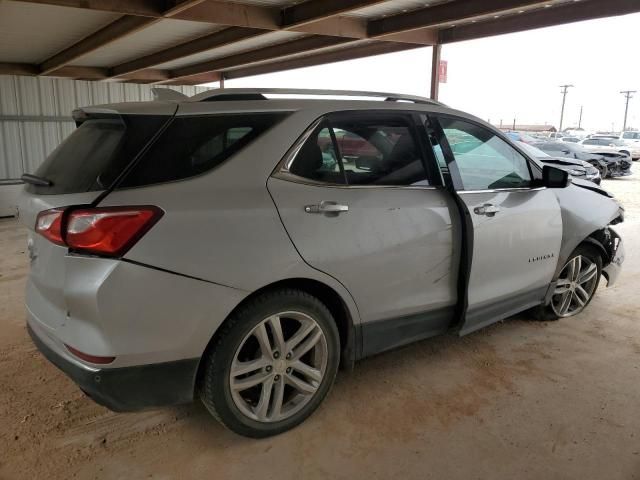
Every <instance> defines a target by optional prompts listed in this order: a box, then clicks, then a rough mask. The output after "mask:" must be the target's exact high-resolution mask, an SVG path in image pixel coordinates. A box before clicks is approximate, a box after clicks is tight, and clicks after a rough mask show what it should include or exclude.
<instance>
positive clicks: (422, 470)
mask: <svg viewBox="0 0 640 480" xmlns="http://www.w3.org/2000/svg"><path fill="white" fill-rule="evenodd" d="M634 168H635V170H637V171H638V170H640V166H639V165H638V164H634ZM605 188H607V189H609V190H610V191H612V192H613V193H615V194H616V196H618V197H619V199H621V201H622V202H623V204H624V205H625V207H626V210H627V221H626V222H625V223H624V224H622V225H620V226H619V228H618V230H619V231H620V232H621V233H622V235H623V236H624V237H625V240H626V242H625V244H626V249H627V261H626V263H625V268H624V271H623V274H622V275H621V277H620V279H619V282H618V284H617V285H616V286H614V287H612V288H605V287H604V286H601V288H600V290H599V292H598V296H597V297H596V298H595V299H594V301H593V302H592V303H591V305H590V307H589V309H588V311H586V312H584V313H583V314H582V315H580V316H578V317H574V318H570V319H567V320H564V321H560V322H552V323H539V322H531V321H529V319H528V318H527V316H526V314H525V315H520V316H517V317H514V318H511V319H509V320H508V321H505V322H502V323H499V324H497V325H494V326H492V327H489V328H487V329H485V330H482V331H480V332H477V333H475V334H472V335H469V336H467V337H464V338H458V337H455V336H446V337H441V338H436V339H431V340H427V341H423V342H420V343H417V344H414V345H411V346H409V347H406V348H403V349H400V350H396V351H394V352H391V353H387V354H384V355H379V356H377V357H375V358H371V359H368V360H365V361H363V362H360V363H359V364H358V365H356V369H355V371H354V372H353V373H342V374H340V375H339V377H338V382H337V384H336V386H335V388H334V390H333V392H332V393H331V395H330V396H329V398H328V399H327V401H326V402H325V403H324V405H323V406H322V407H321V408H320V410H319V411H318V412H317V413H316V414H315V415H314V416H313V417H312V418H310V419H309V420H308V421H307V422H306V423H305V424H303V425H302V426H300V427H299V428H297V429H295V430H293V431H292V432H289V433H286V434H284V435H281V436H279V437H276V438H271V439H266V440H260V441H256V440H249V439H245V438H242V437H238V436H236V435H234V434H232V433H229V432H228V431H226V430H225V429H224V428H222V427H221V426H220V425H218V424H217V423H216V422H215V421H214V420H212V419H211V418H210V417H209V416H208V415H207V413H206V412H205V410H204V408H203V407H202V406H201V405H199V404H194V405H190V406H185V407H180V408H166V409H160V410H153V411H146V412H142V413H131V414H116V413H112V412H110V411H108V410H106V409H105V408H102V407H100V406H98V405H96V404H94V403H93V402H92V401H91V400H89V399H88V398H86V397H85V396H84V395H83V394H82V393H81V392H80V391H79V390H78V389H77V388H76V387H75V385H74V384H73V383H72V382H71V381H70V380H68V379H67V378H66V377H65V376H64V375H63V374H61V373H60V372H59V371H58V370H57V369H56V368H55V367H53V366H52V365H50V364H49V363H48V362H47V361H46V360H45V359H44V358H43V357H42V356H41V355H40V354H39V353H38V352H37V351H36V350H35V348H34V347H33V346H32V344H31V342H30V341H29V340H28V337H27V334H26V331H25V328H24V317H25V314H24V306H23V291H24V286H25V280H26V275H27V271H28V261H27V259H26V255H25V238H26V235H25V231H24V229H23V228H21V227H19V226H18V224H17V222H16V221H15V220H0V252H1V255H0V479H22V478H25V479H27V478H28V479H40V478H46V479H49V480H55V479H70V478H82V479H84V478H88V479H92V478H97V479H121V478H127V479H138V478H156V479H172V478H204V477H205V476H206V477H208V478H224V479H234V478H243V479H244V478H264V479H271V478H274V479H275V478H277V479H278V480H286V479H289V478H291V479H293V478H296V479H300V478H305V479H308V478H332V479H340V478H344V479H351V480H353V479H360V478H363V479H364V478H366V479H376V478H391V477H392V476H393V477H395V478H403V479H413V478H415V479H425V478H448V479H454V478H461V479H465V480H466V479H472V478H492V479H503V478H504V479H513V478H519V479H526V478H532V479H539V478H552V479H556V478H557V479H569V478H575V479H584V478H594V479H595V478H602V479H609V480H611V479H630V478H639V479H640V415H638V403H639V401H640V369H639V368H640V324H639V320H640V314H639V313H638V311H639V309H640V297H638V295H637V294H636V290H635V288H634V287H635V286H637V285H639V280H640V256H639V254H638V247H637V244H636V243H635V241H634V240H635V239H637V238H640V221H639V220H638V219H639V218H640V215H639V214H640V193H639V192H640V176H635V177H627V178H623V179H617V180H607V181H606V182H605Z"/></svg>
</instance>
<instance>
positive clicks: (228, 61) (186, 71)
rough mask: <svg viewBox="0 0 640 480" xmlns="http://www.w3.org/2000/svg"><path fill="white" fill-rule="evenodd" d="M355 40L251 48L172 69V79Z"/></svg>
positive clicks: (329, 39)
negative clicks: (246, 50)
mask: <svg viewBox="0 0 640 480" xmlns="http://www.w3.org/2000/svg"><path fill="white" fill-rule="evenodd" d="M352 41H353V40H349V39H344V38H335V37H323V36H313V37H306V38H302V39H300V40H293V41H291V42H286V43H279V44H277V45H271V46H268V47H264V48H260V49H258V50H250V51H248V52H244V53H238V54H235V55H229V56H226V57H222V58H217V59H215V60H210V61H207V62H202V63H197V64H195V65H189V66H187V67H183V68H177V69H175V70H171V71H170V73H171V80H172V81H175V80H177V79H181V78H185V77H187V78H188V77H192V76H196V75H200V74H203V73H208V72H219V71H221V70H225V69H229V68H233V67H240V66H243V65H249V64H251V63H256V62H261V61H265V60H275V59H278V58H281V57H286V56H289V55H295V54H298V53H305V52H313V51H315V50H320V49H323V48H328V47H333V46H336V45H341V44H344V43H349V42H352Z"/></svg>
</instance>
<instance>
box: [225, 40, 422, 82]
mask: <svg viewBox="0 0 640 480" xmlns="http://www.w3.org/2000/svg"><path fill="white" fill-rule="evenodd" d="M419 47H420V45H412V44H402V43H393V42H375V43H368V44H365V45H357V46H354V47H347V48H344V49H340V50H333V51H329V52H319V53H313V54H310V55H307V56H304V57H299V58H292V59H284V60H277V61H274V62H269V63H263V64H260V65H250V66H247V67H241V68H237V69H234V70H230V71H224V72H222V75H224V78H229V79H233V78H242V77H250V76H253V75H262V74H265V73H273V72H281V71H283V70H292V69H294V68H303V67H311V66H314V65H323V64H326V63H333V62H341V61H345V60H352V59H355V58H364V57H371V56H373V55H382V54H385V53H394V52H402V51H405V50H411V49H414V48H419Z"/></svg>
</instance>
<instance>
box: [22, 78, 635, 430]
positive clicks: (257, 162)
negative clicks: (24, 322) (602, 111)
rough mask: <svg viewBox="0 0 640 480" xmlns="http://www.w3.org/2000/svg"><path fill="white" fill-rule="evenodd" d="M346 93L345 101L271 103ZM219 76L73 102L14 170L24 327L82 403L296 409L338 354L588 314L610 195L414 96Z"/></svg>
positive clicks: (248, 421) (613, 247) (231, 423)
mask: <svg viewBox="0 0 640 480" xmlns="http://www.w3.org/2000/svg"><path fill="white" fill-rule="evenodd" d="M282 93H287V94H289V95H290V96H291V95H298V97H301V96H303V95H301V94H303V93H304V94H313V95H318V96H319V95H332V96H334V97H336V96H339V95H345V94H346V95H349V96H350V97H351V98H350V99H341V100H340V99H338V100H336V99H328V98H327V99H322V100H319V99H301V98H297V99H296V98H293V99H292V98H274V97H282V95H279V94H282ZM360 95H362V92H326V91H286V92H283V91H273V90H261V91H258V90H231V89H229V90H220V91H211V92H206V93H204V94H201V95H198V96H195V97H192V98H186V97H185V98H177V97H176V96H175V95H169V94H165V93H162V92H161V93H160V96H161V97H163V96H164V97H167V98H169V99H165V100H161V99H160V100H156V101H153V102H146V103H123V104H115V105H103V106H97V107H87V108H82V109H80V110H77V111H76V112H74V117H75V119H76V122H77V125H78V128H77V129H76V130H75V132H74V133H73V134H72V135H71V136H70V137H69V138H68V139H67V140H66V141H65V142H64V143H63V144H61V145H60V146H59V147H58V148H57V149H56V150H55V151H54V152H53V153H52V154H51V155H50V156H49V157H48V158H47V160H46V161H45V162H44V163H43V164H42V166H41V167H40V168H39V169H38V170H37V172H35V174H34V175H25V176H24V180H25V182H27V186H26V188H25V192H24V194H23V197H22V200H21V206H20V213H21V217H22V220H23V221H24V223H25V224H26V226H27V227H29V228H30V229H31V232H30V236H29V245H28V251H29V255H30V258H31V273H30V276H29V281H28V286H27V297H26V298H27V300H26V303H27V309H28V329H29V332H30V334H31V336H32V338H33V341H34V342H35V343H36V345H37V346H38V348H39V349H40V350H41V351H42V353H43V354H44V355H45V356H46V357H47V358H48V359H49V360H50V361H51V362H53V363H54V364H55V365H57V366H58V367H59V368H60V369H62V370H63V371H64V372H66V374H67V375H68V376H70V377H71V378H72V379H73V380H74V381H75V382H77V384H78V385H79V386H80V388H82V389H83V390H84V391H85V392H86V393H87V394H88V395H90V396H91V397H92V398H94V399H95V401H97V402H99V403H101V404H103V405H106V406H107V407H109V408H111V409H112V410H116V411H127V410H135V409H139V408H143V407H157V406H162V405H172V404H179V403H184V402H190V401H192V400H193V399H194V398H196V397H200V398H201V399H202V401H203V402H204V404H205V405H206V407H207V408H208V409H209V411H210V412H211V413H212V414H213V415H214V416H215V417H216V418H218V419H219V420H220V421H221V422H222V423H223V424H224V425H226V426H227V427H228V428H230V429H231V430H233V431H235V432H237V433H239V434H242V435H247V436H251V437H264V436H269V435H274V434H277V433H280V432H283V431H285V430H288V429H290V428H292V427H294V426H295V425H297V424H299V423H300V422H302V421H303V420H304V419H305V418H306V417H308V416H309V415H310V414H311V413H312V412H313V411H314V410H315V409H316V408H317V407H318V405H319V404H320V403H321V402H322V400H323V399H324V398H325V396H326V395H327V392H328V391H329V389H330V388H331V385H332V383H333V381H334V378H335V376H336V372H337V371H338V368H339V367H340V366H342V367H343V368H347V369H348V368H352V366H353V364H354V362H355V361H356V360H359V359H362V358H363V357H366V356H369V355H373V354H376V353H378V352H382V351H384V350H387V349H390V348H394V347H398V346H400V345H403V344H406V343H409V342H413V341H416V340H419V339H423V338H427V337H431V336H434V335H438V334H441V333H444V332H447V331H455V332H459V333H460V334H461V335H464V334H467V333H470V332H473V331H474V330H477V329H479V328H481V327H483V326H486V325H489V324H491V323H494V322H496V321H498V320H500V319H503V318H505V317H507V316H510V315H513V314H515V313H517V312H519V311H522V310H525V309H534V310H535V313H536V315H537V316H538V317H539V318H542V319H557V318H559V317H568V316H571V315H575V314H577V313H579V312H580V311H582V310H583V309H584V308H585V307H586V306H587V304H588V303H589V302H590V300H591V299H592V297H593V295H594V293H595V291H596V289H597V287H598V282H599V280H600V277H601V275H604V276H605V277H606V279H607V281H608V283H609V284H611V283H613V282H614V281H615V279H616V276H617V275H618V271H619V268H620V266H621V263H622V260H623V257H624V253H623V247H622V243H621V240H620V238H619V237H618V235H617V234H616V233H615V232H614V230H612V229H611V228H610V227H609V225H611V224H615V223H618V222H620V221H622V219H623V210H622V208H621V207H620V205H619V204H618V203H617V202H616V201H615V200H614V199H613V198H612V197H611V196H610V195H608V194H607V193H606V192H605V191H604V190H602V189H600V188H598V187H597V186H595V185H593V184H592V183H590V182H581V181H580V180H574V181H573V182H571V181H570V180H569V179H568V175H567V173H566V172H564V171H562V170H558V169H555V168H553V167H549V166H545V167H544V168H541V167H540V166H538V165H537V164H536V162H534V161H533V160H532V159H531V158H529V157H528V155H527V152H525V151H524V150H522V149H521V148H520V147H519V146H517V145H515V144H514V143H513V142H511V141H510V140H509V139H508V138H507V137H506V136H505V135H503V134H502V133H501V132H500V131H498V130H496V129H495V128H493V127H491V126H490V125H488V124H487V123H485V122H482V121H481V120H479V119H477V118H475V117H473V116H470V115H468V114H465V113H462V112H459V111H455V110H452V109H450V108H447V107H445V106H444V105H442V104H439V103H437V102H433V101H430V100H428V99H424V98H416V97H406V96H401V95H391V94H377V93H367V94H366V98H362V99H360V100H357V99H353V97H358V96H360Z"/></svg>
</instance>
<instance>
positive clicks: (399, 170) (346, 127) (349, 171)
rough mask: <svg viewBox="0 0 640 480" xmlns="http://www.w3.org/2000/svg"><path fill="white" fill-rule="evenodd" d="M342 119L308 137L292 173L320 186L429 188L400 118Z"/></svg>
mask: <svg viewBox="0 0 640 480" xmlns="http://www.w3.org/2000/svg"><path fill="white" fill-rule="evenodd" d="M385 117H386V116H373V117H371V118H368V117H354V118H353V119H350V118H348V116H344V115H341V116H340V117H339V118H338V119H332V120H331V122H330V125H329V124H323V125H322V126H321V127H319V128H317V129H316V131H315V132H314V133H313V134H312V135H311V136H310V137H309V139H308V140H307V141H306V143H305V144H304V145H303V146H302V148H301V149H300V151H299V152H298V154H297V155H296V158H295V159H294V161H293V163H292V165H291V167H290V169H289V171H290V173H292V174H294V175H297V176H299V177H303V178H307V179H310V180H314V181H316V182H323V183H331V184H346V185H397V186H410V185H428V181H427V174H426V171H425V169H424V165H423V162H422V155H421V152H420V148H419V146H418V143H417V141H416V138H415V136H414V133H413V131H412V128H411V126H410V124H409V123H408V122H407V121H406V120H405V118H404V117H401V116H395V115H392V116H388V117H386V118H385Z"/></svg>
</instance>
